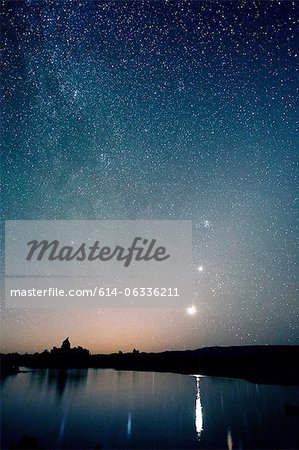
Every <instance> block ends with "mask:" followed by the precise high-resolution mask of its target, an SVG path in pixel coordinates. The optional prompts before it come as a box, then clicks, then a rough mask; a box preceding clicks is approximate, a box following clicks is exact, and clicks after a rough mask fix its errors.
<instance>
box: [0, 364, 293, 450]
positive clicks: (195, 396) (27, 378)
mask: <svg viewBox="0 0 299 450" xmlns="http://www.w3.org/2000/svg"><path fill="white" fill-rule="evenodd" d="M1 403H2V448H10V447H11V446H12V445H13V444H16V443H17V442H18V441H20V439H21V438H22V436H24V435H25V434H27V435H30V436H33V437H35V438H36V440H37V442H38V445H39V447H40V448H43V449H52V448H53V449H54V448H55V449H94V448H96V446H97V447H98V448H100V447H101V448H103V449H114V448H119V449H150V448H151V449H183V448H194V449H195V448H204V449H224V448H228V449H248V448H252V449H254V448H255V449H256V448H260V449H262V448H268V449H270V448H283V449H287V448H293V449H295V448H299V433H298V428H299V421H298V416H288V415H287V414H286V413H285V408H284V405H285V404H286V403H291V404H298V403H299V387H298V386H276V385H261V384H253V383H250V382H247V381H242V380H232V379H225V378H216V377H201V376H188V375H177V374H169V373H156V372H129V371H114V370H110V369H104V370H102V369H88V370H69V371H68V372H67V373H63V372H59V371H56V370H34V371H30V372H27V373H20V374H18V375H13V376H9V377H7V378H6V379H4V380H2V381H1Z"/></svg>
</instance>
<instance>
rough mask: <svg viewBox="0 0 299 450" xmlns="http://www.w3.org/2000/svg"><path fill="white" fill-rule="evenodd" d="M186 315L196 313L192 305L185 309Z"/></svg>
mask: <svg viewBox="0 0 299 450" xmlns="http://www.w3.org/2000/svg"><path fill="white" fill-rule="evenodd" d="M187 313H188V314H190V315H193V314H195V313H196V308H195V306H194V305H192V306H190V308H187Z"/></svg>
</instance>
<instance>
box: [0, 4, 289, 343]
mask: <svg viewBox="0 0 299 450" xmlns="http://www.w3.org/2000/svg"><path fill="white" fill-rule="evenodd" d="M297 6H298V5H297V4H296V3H295V2H288V1H281V2H277V1H271V2H270V1H261V2H257V1H248V2H243V1H233V2H230V1H222V2H217V1H215V2H214V1H213V2H206V1H129V2H112V1H111V2H102V1H95V2H94V1H91V0H90V1H79V0H78V1H70V2H64V1H57V2H55V1H52V0H51V1H50V0H49V1H39V0H28V1H7V2H4V8H3V11H4V15H3V18H2V22H3V23H2V49H3V51H2V66H3V69H2V87H3V89H2V94H3V97H2V98H3V99H4V101H3V107H2V111H3V112H2V118H3V124H4V127H3V128H4V133H3V135H4V164H5V179H4V214H3V217H4V219H10V220H12V219H31V220H34V219H51V220H53V219H168V220H169V219H191V220H192V221H193V247H194V254H193V259H194V282H195V292H196V293H195V298H194V304H193V307H194V310H192V311H193V312H194V313H192V314H191V315H190V314H188V313H187V312H186V311H185V310H182V311H179V310H173V311H163V312H162V311H159V312H157V311H151V312H149V311H146V312H144V311H142V310H138V311H128V312H126V313H125V312H123V313H120V312H119V311H117V312H116V311H96V312H95V311H93V312H92V311H81V312H78V311H73V312H71V311H70V312H67V313H63V312H59V313H58V312H55V311H49V312H48V313H47V314H45V313H42V312H39V311H33V310H31V311H29V310H28V311H22V312H20V311H12V310H10V311H9V310H7V311H5V312H4V313H3V318H4V323H3V325H4V333H3V348H4V349H5V350H14V349H18V350H24V349H26V350H28V351H32V350H36V349H41V348H43V347H45V346H50V345H56V344H57V339H58V340H59V339H60V338H61V337H65V335H66V336H67V335H69V336H71V337H72V336H73V341H74V342H75V343H76V342H78V343H79V344H84V345H85V346H87V347H88V348H91V349H92V350H93V351H112V350H118V348H119V347H120V346H122V347H123V349H125V350H126V349H130V348H131V346H135V345H138V339H139V342H140V346H141V347H142V349H145V350H149V349H153V350H159V349H170V348H191V347H193V348H196V347H199V346H203V345H220V344H221V345H225V344H227V345H228V344H230V345H239V344H254V343H261V344H264V343H278V344H279V343H281V344H285V343H298V303H296V302H297V300H296V284H295V275H296V271H295V263H296V258H295V242H296V232H297V229H296V221H295V212H296V203H295V200H296V198H295V187H296V178H295V176H296V164H297V162H298V160H297V156H296V155H297V153H298V152H296V150H297V147H298V145H297V132H298V123H297V122H296V113H297V112H296V106H297V104H298V97H297V94H298V89H296V87H297V86H298V83H297V80H298V76H297V70H298V68H297V67H296V59H297V52H298V48H297V47H296V41H295V32H296V31H295V30H296V26H297V22H296V7H297ZM2 248H3V245H2ZM2 267H3V266H2ZM190 308H192V305H190ZM80 324H81V326H82V324H86V327H85V328H86V330H87V331H86V333H84V332H83V331H82V330H81V331H78V330H79V329H80ZM140 336H141V337H140ZM136 341H137V343H136V344H135V342H136Z"/></svg>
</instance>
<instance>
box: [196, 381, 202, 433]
mask: <svg viewBox="0 0 299 450" xmlns="http://www.w3.org/2000/svg"><path fill="white" fill-rule="evenodd" d="M200 378H201V377H200V376H199V375H196V376H195V380H196V401H195V429H196V433H197V437H198V439H199V438H200V435H201V432H202V430H203V417H202V406H201V400H200V389H199V381H200Z"/></svg>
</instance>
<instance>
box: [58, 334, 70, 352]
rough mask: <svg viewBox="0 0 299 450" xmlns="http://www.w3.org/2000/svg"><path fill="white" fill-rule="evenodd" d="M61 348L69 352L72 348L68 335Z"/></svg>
mask: <svg viewBox="0 0 299 450" xmlns="http://www.w3.org/2000/svg"><path fill="white" fill-rule="evenodd" d="M60 349H61V351H63V352H69V351H70V350H71V343H70V341H69V338H68V337H67V338H66V339H65V340H64V341H63V343H62V344H61V347H60Z"/></svg>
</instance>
